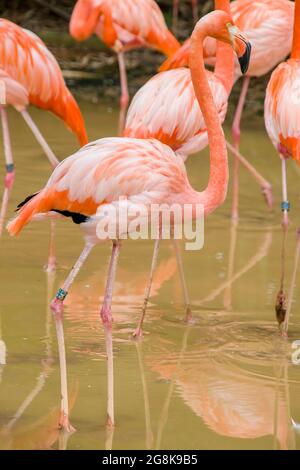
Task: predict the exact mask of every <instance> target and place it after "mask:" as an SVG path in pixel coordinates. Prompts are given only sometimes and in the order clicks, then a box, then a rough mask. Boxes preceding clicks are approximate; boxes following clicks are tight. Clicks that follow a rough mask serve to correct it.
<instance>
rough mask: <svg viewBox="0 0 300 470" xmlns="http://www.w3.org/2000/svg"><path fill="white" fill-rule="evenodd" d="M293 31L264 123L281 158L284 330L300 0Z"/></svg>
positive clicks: (299, 84)
mask: <svg viewBox="0 0 300 470" xmlns="http://www.w3.org/2000/svg"><path fill="white" fill-rule="evenodd" d="M295 5H296V9H295V20H294V35H293V46H292V53H291V58H290V59H289V60H287V61H286V62H282V63H281V64H280V65H279V66H278V67H277V68H276V69H275V70H274V72H273V73H272V76H271V79H270V82H269V84H268V88H267V92H266V100H265V124H266V129H267V132H268V134H269V137H270V139H271V141H272V142H273V145H274V147H275V148H276V150H277V151H278V153H279V155H280V158H281V171H282V203H281V209H282V212H283V217H282V226H283V232H284V236H283V247H282V273H281V285H280V290H279V294H278V297H277V302H276V311H277V318H278V321H279V324H281V323H282V322H284V324H283V332H284V334H287V332H288V324H289V316H290V308H291V302H289V309H288V311H286V306H285V294H284V274H285V267H284V259H285V247H286V238H287V229H288V211H289V209H290V203H289V200H288V190H287V179H286V161H287V159H288V158H292V159H294V160H296V161H297V162H298V163H300V111H299V99H300V2H299V0H296V2H295ZM298 238H300V233H298Z"/></svg>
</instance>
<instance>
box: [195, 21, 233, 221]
mask: <svg viewBox="0 0 300 470" xmlns="http://www.w3.org/2000/svg"><path fill="white" fill-rule="evenodd" d="M219 17H220V16H219V15H218V12H213V13H210V14H209V15H208V16H207V17H206V18H205V20H203V19H202V20H200V22H199V23H198V24H197V25H196V27H195V29H194V32H193V34H192V38H191V47H190V70H191V76H192V81H193V85H194V89H195V94H196V97H197V100H198V102H199V106H200V109H201V111H202V114H203V117H204V120H205V123H206V128H207V133H208V140H209V149H210V176H209V181H208V185H207V188H206V189H205V191H204V192H202V198H203V201H204V204H205V213H206V214H207V213H210V212H212V211H213V210H214V209H215V208H216V207H218V206H219V205H221V204H222V203H223V202H224V200H225V197H226V194H227V188H228V157H227V150H226V143H225V137H224V133H223V129H222V126H221V123H220V119H219V116H218V112H217V109H216V107H215V104H214V101H213V97H212V94H211V91H210V87H209V84H208V81H207V77H206V72H205V67H204V61H203V41H204V39H205V37H207V36H213V35H214V33H216V32H217V28H216V27H217V23H218V18H219ZM214 20H216V21H214Z"/></svg>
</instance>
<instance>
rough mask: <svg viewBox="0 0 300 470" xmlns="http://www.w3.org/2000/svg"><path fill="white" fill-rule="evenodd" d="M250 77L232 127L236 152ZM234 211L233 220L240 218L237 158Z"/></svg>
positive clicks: (243, 90)
mask: <svg viewBox="0 0 300 470" xmlns="http://www.w3.org/2000/svg"><path fill="white" fill-rule="evenodd" d="M249 83H250V77H248V76H246V77H245V78H244V82H243V86H242V91H241V94H240V98H239V102H238V105H237V108H236V111H235V115H234V120H233V125H232V140H233V145H234V147H235V149H236V150H239V146H240V137H241V118H242V113H243V109H244V105H245V100H246V96H247V92H248V88H249ZM232 190H233V193H232V210H231V217H232V218H233V219H237V218H238V205H239V161H238V159H237V158H236V157H235V159H234V163H233V187H232Z"/></svg>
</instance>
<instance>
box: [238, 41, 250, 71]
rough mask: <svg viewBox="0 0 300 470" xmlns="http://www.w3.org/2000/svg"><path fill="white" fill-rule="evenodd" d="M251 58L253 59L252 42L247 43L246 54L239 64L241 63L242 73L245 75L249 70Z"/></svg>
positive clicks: (240, 58)
mask: <svg viewBox="0 0 300 470" xmlns="http://www.w3.org/2000/svg"><path fill="white" fill-rule="evenodd" d="M250 57H251V44H250V42H247V43H246V51H245V54H244V55H243V56H242V57H239V63H240V67H241V72H242V74H243V75H244V74H245V73H247V70H248V68H249V63H250Z"/></svg>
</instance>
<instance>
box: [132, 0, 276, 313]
mask: <svg viewBox="0 0 300 470" xmlns="http://www.w3.org/2000/svg"><path fill="white" fill-rule="evenodd" d="M215 8H216V9H220V10H223V11H227V12H229V11H230V5H229V0H216V1H215ZM206 73H207V78H208V81H209V84H210V88H211V90H212V92H213V96H214V101H215V105H216V107H217V110H218V113H219V118H220V120H221V122H223V121H224V119H225V116H226V112H227V106H228V98H229V95H230V92H231V89H232V86H233V74H234V54H233V51H232V50H231V48H230V46H228V45H226V44H222V43H220V44H219V46H218V50H217V59H216V68H215V73H211V72H209V71H207V72H206ZM123 135H124V136H126V137H137V138H143V139H144V138H153V137H154V138H156V139H158V140H160V141H161V142H163V143H165V144H167V145H169V146H170V147H171V148H172V149H173V150H174V151H175V152H176V153H177V154H179V155H181V157H182V159H183V160H184V161H185V160H186V159H187V157H188V155H190V154H192V153H196V152H198V151H201V150H202V149H203V148H205V147H206V145H207V143H208V136H207V130H206V125H205V122H204V119H203V116H202V113H201V110H200V108H199V104H198V101H197V99H196V95H195V91H194V87H193V83H192V77H191V73H190V70H189V69H186V68H177V69H174V70H169V71H164V72H160V73H158V74H157V75H155V76H154V77H153V78H151V79H150V80H149V81H148V82H147V83H146V84H145V85H144V86H143V87H142V88H141V89H140V90H139V91H138V92H137V94H136V95H135V97H134V98H133V100H132V103H131V105H130V107H129V110H128V113H127V117H126V122H125V129H124V133H123ZM227 146H228V147H229V148H230V149H231V150H232V151H234V149H233V148H232V146H231V145H230V144H229V143H227ZM236 155H237V157H238V158H239V159H241V161H242V163H243V164H244V165H245V166H246V168H247V169H248V170H249V171H250V173H251V174H252V176H253V177H254V178H255V179H256V181H258V183H259V184H260V186H261V188H262V191H263V194H264V195H265V197H266V199H267V202H268V204H269V206H270V207H272V192H271V186H270V184H269V183H268V182H267V181H266V180H265V178H263V177H262V176H261V175H260V174H259V173H258V172H257V171H256V170H255V168H253V167H252V166H251V165H249V163H248V162H247V160H246V159H245V158H244V157H242V156H241V155H240V154H239V152H237V153H236ZM176 251H177V254H178V255H179V253H180V252H179V251H178V247H177V250H176ZM157 255H158V249H157V245H155V249H154V255H153V262H152V267H153V269H155V266H156V259H155V257H156V258H157ZM178 264H179V270H180V277H181V279H182V287H183V292H184V297H185V304H186V316H187V318H190V316H191V312H190V300H189V296H188V292H187V287H186V283H185V281H184V273H183V269H182V262H181V260H179V263H178ZM152 277H153V270H151V274H150V277H149V282H148V285H147V288H146V294H145V302H144V306H143V311H142V315H145V312H146V308H147V302H148V298H149V295H150V291H151V279H152Z"/></svg>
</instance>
